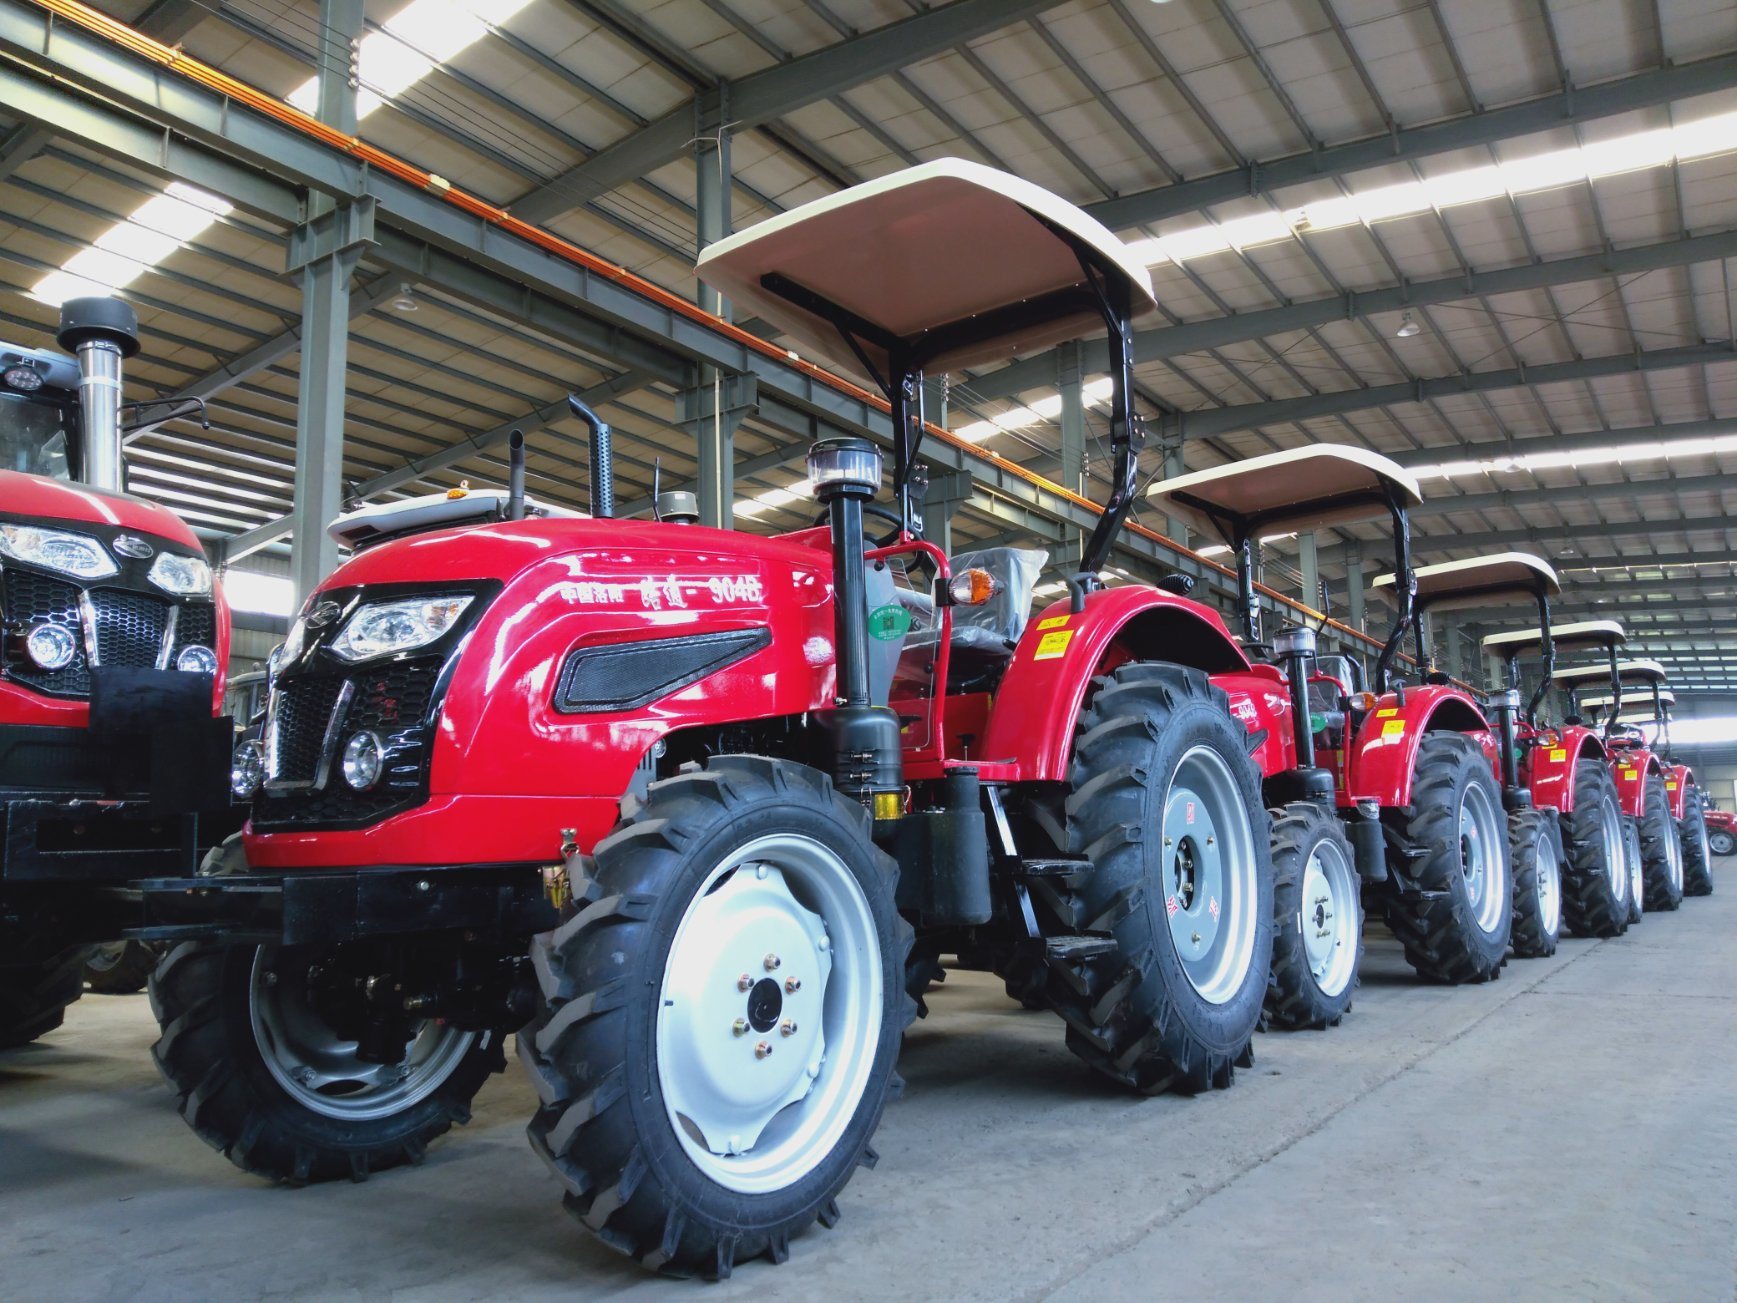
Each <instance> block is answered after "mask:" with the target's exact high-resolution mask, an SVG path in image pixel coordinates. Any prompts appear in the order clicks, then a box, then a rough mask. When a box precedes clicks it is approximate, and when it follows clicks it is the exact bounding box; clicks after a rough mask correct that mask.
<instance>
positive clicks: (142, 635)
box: [90, 588, 170, 670]
mask: <svg viewBox="0 0 1737 1303" xmlns="http://www.w3.org/2000/svg"><path fill="white" fill-rule="evenodd" d="M90 600H91V606H92V608H93V609H94V611H95V614H96V644H97V663H98V664H99V665H116V666H120V667H122V668H125V669H129V670H150V669H156V668H157V665H158V662H159V661H160V660H161V659H162V656H163V635H164V634H165V633H166V632H168V628H169V610H170V603H169V602H168V601H167V600H166V599H164V598H160V597H151V596H148V595H147V594H145V593H128V592H122V591H120V590H118V589H113V588H98V589H95V590H94V591H93V592H92V593H91V595H90Z"/></svg>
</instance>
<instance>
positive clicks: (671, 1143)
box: [618, 794, 907, 1236]
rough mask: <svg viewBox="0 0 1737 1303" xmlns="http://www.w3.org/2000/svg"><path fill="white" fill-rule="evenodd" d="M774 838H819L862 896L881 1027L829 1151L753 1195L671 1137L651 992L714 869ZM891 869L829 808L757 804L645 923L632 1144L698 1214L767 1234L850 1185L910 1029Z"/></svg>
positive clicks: (633, 959)
mask: <svg viewBox="0 0 1737 1303" xmlns="http://www.w3.org/2000/svg"><path fill="white" fill-rule="evenodd" d="M774 833H785V834H789V833H795V834H798V835H804V836H811V837H813V838H814V840H816V841H818V842H820V843H821V844H822V845H824V846H825V847H826V848H827V849H829V850H830V851H832V852H833V853H834V854H836V855H837V856H838V857H839V859H840V860H841V861H842V862H843V863H844V864H845V865H846V866H847V867H848V868H849V869H850V871H851V874H852V876H853V877H854V878H855V879H856V881H857V884H858V886H859V887H860V888H861V889H862V891H863V895H864V896H865V898H866V899H867V901H868V903H869V911H870V913H871V915H872V916H873V918H874V921H875V929H876V937H877V941H878V943H879V947H880V963H881V976H882V981H881V1024H880V1030H879V1033H878V1044H877V1045H876V1049H875V1056H874V1065H873V1067H872V1069H871V1070H870V1073H869V1078H868V1083H867V1086H866V1088H865V1089H864V1091H863V1094H862V1097H861V1099H859V1100H858V1101H857V1105H856V1109H855V1112H854V1113H853V1114H852V1116H851V1120H850V1122H849V1124H848V1125H847V1126H846V1127H845V1129H844V1132H843V1133H842V1134H841V1136H840V1138H839V1141H838V1143H837V1144H836V1145H834V1147H833V1149H832V1151H831V1152H830V1153H829V1154H827V1155H826V1157H824V1158H823V1159H821V1161H820V1162H819V1163H818V1164H817V1165H816V1166H815V1167H813V1168H812V1169H811V1170H810V1171H809V1172H807V1173H806V1174H805V1175H804V1176H802V1177H801V1178H799V1179H798V1180H796V1181H795V1182H792V1183H791V1184H790V1185H787V1186H785V1187H783V1188H782V1189H779V1190H776V1191H771V1192H768V1193H762V1194H749V1193H743V1192H741V1191H737V1190H731V1189H729V1188H728V1187H726V1186H723V1185H720V1184H718V1183H717V1182H716V1181H714V1180H713V1179H712V1178H711V1176H709V1175H708V1174H707V1173H706V1172H704V1171H703V1170H702V1169H701V1168H700V1167H699V1166H698V1165H697V1164H696V1163H695V1162H694V1161H693V1160H692V1158H690V1157H689V1156H688V1153H687V1151H686V1149H685V1148H684V1147H683V1145H682V1142H681V1138H680V1137H679V1136H677V1135H676V1133H675V1128H674V1124H673V1123H672V1122H671V1120H670V1117H669V1114H668V1111H667V1109H666V1106H665V1103H664V1094H663V1086H662V1083H661V1081H660V1079H659V1075H658V1071H657V1015H658V1008H659V1006H658V1002H657V997H656V994H655V993H656V992H658V991H660V990H661V989H662V986H663V979H664V970H665V965H666V963H667V960H668V957H669V951H670V946H671V944H672V943H673V941H674V938H675V933H676V929H677V928H678V927H679V925H680V923H681V920H682V918H683V916H684V915H685V913H686V912H687V910H688V907H689V906H690V905H691V904H692V903H693V900H694V898H695V896H696V893H698V891H699V890H700V888H701V886H702V885H703V884H704V883H705V881H706V879H707V878H708V877H709V876H710V874H711V872H712V871H713V869H714V868H715V867H716V866H717V865H718V864H719V863H720V862H722V861H723V860H724V859H726V858H728V857H729V855H730V854H731V853H732V852H733V851H735V850H737V849H738V848H740V847H742V846H744V845H746V844H747V843H749V842H752V841H754V840H755V839H757V838H759V837H763V836H767V835H769V834H774ZM885 863H886V860H885V856H884V854H883V853H882V852H880V851H879V850H878V849H876V848H875V846H874V844H873V843H872V842H870V841H869V840H868V838H867V837H866V836H865V835H864V833H863V831H862V828H861V827H860V826H856V827H853V826H851V824H850V823H849V822H847V821H846V819H845V818H843V817H841V815H840V811H839V810H838V808H837V806H836V804H834V803H833V802H818V801H817V802H815V803H814V804H804V803H802V802H801V801H799V800H798V799H797V798H796V796H795V794H788V795H780V796H779V797H776V798H774V799H771V800H762V801H758V802H756V803H755V805H754V807H753V808H752V809H749V810H745V811H744V810H736V811H731V812H729V815H728V817H726V818H723V819H720V820H719V821H718V822H717V823H716V824H715V825H714V826H713V827H712V828H710V829H709V830H708V831H707V832H706V834H705V835H703V836H702V837H701V838H699V839H698V840H696V841H695V842H693V843H691V844H689V845H686V846H684V847H683V852H682V855H681V857H680V861H679V866H678V867H677V869H676V871H675V873H674V875H673V877H671V878H670V879H669V880H668V881H667V882H666V883H665V884H664V885H663V888H662V889H661V890H660V891H659V892H658V893H657V896H656V898H655V903H654V904H653V906H652V910H651V913H650V914H649V915H648V916H647V918H646V927H647V932H646V935H647V936H649V937H653V938H655V941H654V943H653V944H649V945H644V946H641V947H640V948H639V950H638V953H636V954H634V955H632V956H622V961H623V963H624V966H625V967H626V969H627V972H626V973H625V974H624V976H625V977H626V978H627V980H628V983H629V988H630V989H631V990H634V991H649V992H652V993H653V996H652V998H651V999H646V1000H641V1001H640V1002H639V1003H640V1008H639V1009H638V1010H637V1011H636V1012H631V1013H630V1016H629V1018H628V1019H627V1022H626V1036H625V1042H626V1043H625V1045H624V1047H623V1048H624V1050H625V1055H624V1057H623V1060H622V1062H623V1070H624V1073H625V1084H626V1100H627V1103H628V1107H629V1110H630V1112H631V1115H632V1119H633V1126H634V1131H635V1140H636V1143H637V1144H638V1146H639V1149H640V1153H641V1156H642V1157H643V1158H644V1160H645V1161H646V1162H647V1164H648V1165H649V1166H650V1167H651V1168H652V1170H653V1171H655V1172H656V1173H657V1174H658V1176H659V1178H660V1179H661V1180H662V1181H663V1182H664V1183H665V1184H668V1185H673V1186H675V1187H676V1188H679V1189H680V1190H681V1191H682V1192H683V1195H684V1199H683V1202H684V1205H686V1206H687V1207H688V1208H689V1209H690V1211H691V1212H692V1214H693V1215H696V1216H698V1217H700V1218H702V1219H705V1220H707V1221H710V1222H712V1223H713V1224H714V1225H716V1226H718V1227H727V1228H731V1229H732V1230H734V1231H739V1232H741V1233H743V1234H744V1235H749V1236H752V1235H755V1234H764V1233H771V1232H773V1231H775V1230H777V1229H778V1228H779V1227H781V1226H782V1225H783V1224H784V1223H786V1222H788V1221H790V1220H791V1209H792V1207H793V1206H800V1207H802V1208H805V1209H811V1208H812V1206H813V1205H814V1204H816V1203H819V1202H821V1201H823V1200H825V1199H827V1198H829V1197H831V1196H832V1195H833V1194H834V1193H836V1191H837V1190H838V1189H839V1188H840V1187H842V1186H843V1185H844V1184H845V1182H846V1181H848V1180H849V1179H850V1175H851V1173H852V1171H853V1170H854V1169H855V1167H856V1165H857V1163H858V1161H859V1155H860V1153H861V1151H862V1149H863V1147H864V1146H865V1145H866V1144H867V1143H868V1140H869V1137H870V1136H872V1135H873V1133H874V1130H875V1128H876V1127H877V1126H878V1125H879V1123H880V1117H881V1113H882V1111H883V1109H884V1107H885V1104H886V1097H887V1090H888V1083H889V1081H890V1080H891V1077H892V1073H893V1065H894V1063H895V1062H896V1060H897V1058H898V1053H899V1045H900V1041H901V1038H902V1033H903V1030H904V1028H903V1021H902V1020H901V1018H900V1016H899V1013H900V1003H901V1001H903V1000H905V999H906V998H907V997H906V995H905V985H904V956H903V955H901V954H899V953H898V939H897V926H896V922H897V911H896V909H895V906H894V904H893V887H892V882H893V878H892V875H891V874H890V873H889V872H888V870H887V869H886V868H885V867H884V864H885ZM618 953H619V952H618ZM811 1216H812V1212H809V1213H807V1214H806V1215H805V1216H804V1217H802V1218H801V1219H800V1221H801V1222H802V1223H803V1224H805V1223H806V1220H807V1218H808V1217H811Z"/></svg>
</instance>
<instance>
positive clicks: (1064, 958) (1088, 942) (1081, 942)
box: [1043, 937, 1116, 964]
mask: <svg viewBox="0 0 1737 1303" xmlns="http://www.w3.org/2000/svg"><path fill="white" fill-rule="evenodd" d="M1043 952H1044V958H1046V959H1048V960H1049V961H1050V962H1051V963H1063V964H1082V963H1085V962H1086V961H1087V960H1089V959H1101V958H1103V957H1104V956H1105V955H1111V954H1114V953H1115V952H1116V938H1114V937H1045V938H1044V941H1043Z"/></svg>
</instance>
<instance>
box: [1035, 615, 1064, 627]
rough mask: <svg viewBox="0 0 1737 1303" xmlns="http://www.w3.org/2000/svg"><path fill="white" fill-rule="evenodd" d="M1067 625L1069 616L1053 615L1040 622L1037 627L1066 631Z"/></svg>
mask: <svg viewBox="0 0 1737 1303" xmlns="http://www.w3.org/2000/svg"><path fill="white" fill-rule="evenodd" d="M1067 623H1068V618H1067V616H1065V615H1052V616H1050V617H1049V619H1047V620H1039V621H1038V622H1037V627H1038V628H1040V629H1065V628H1066V627H1067Z"/></svg>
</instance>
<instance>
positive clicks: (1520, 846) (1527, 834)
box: [1508, 810, 1563, 959]
mask: <svg viewBox="0 0 1737 1303" xmlns="http://www.w3.org/2000/svg"><path fill="white" fill-rule="evenodd" d="M1508 846H1509V857H1510V863H1512V864H1513V866H1514V931H1513V936H1512V938H1511V944H1512V945H1513V947H1514V955H1515V957H1516V958H1518V959H1545V958H1548V957H1549V956H1551V955H1553V954H1555V953H1556V942H1557V939H1558V938H1559V937H1560V936H1561V934H1562V868H1563V852H1562V832H1561V828H1560V821H1559V819H1558V816H1557V814H1556V812H1555V811H1554V810H1515V811H1514V812H1513V813H1512V814H1510V815H1509V816H1508Z"/></svg>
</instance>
